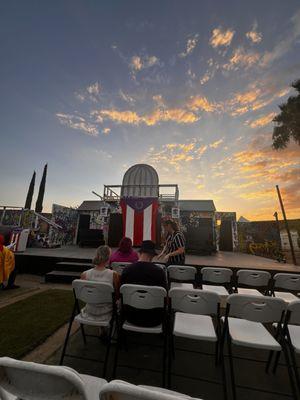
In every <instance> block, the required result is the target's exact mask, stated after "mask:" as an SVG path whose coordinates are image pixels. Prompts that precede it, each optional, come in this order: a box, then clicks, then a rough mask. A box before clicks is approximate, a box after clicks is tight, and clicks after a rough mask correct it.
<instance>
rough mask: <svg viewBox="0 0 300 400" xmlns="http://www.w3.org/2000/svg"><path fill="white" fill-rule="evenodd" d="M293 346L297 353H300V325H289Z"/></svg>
mask: <svg viewBox="0 0 300 400" xmlns="http://www.w3.org/2000/svg"><path fill="white" fill-rule="evenodd" d="M288 327H289V332H290V337H291V342H292V345H293V347H294V349H295V352H296V353H300V325H289V326H288Z"/></svg>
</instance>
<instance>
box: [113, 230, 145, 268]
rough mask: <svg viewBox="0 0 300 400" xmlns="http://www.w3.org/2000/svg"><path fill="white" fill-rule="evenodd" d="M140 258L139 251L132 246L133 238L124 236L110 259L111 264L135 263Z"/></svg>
mask: <svg viewBox="0 0 300 400" xmlns="http://www.w3.org/2000/svg"><path fill="white" fill-rule="evenodd" d="M138 259H139V256H138V253H137V252H136V251H134V250H133V248H132V240H131V239H130V238H128V237H124V238H123V239H122V240H121V241H120V243H119V248H118V250H116V251H115V252H114V253H113V254H112V255H111V256H110V259H109V265H111V264H112V263H113V262H131V263H134V262H136V261H137V260H138Z"/></svg>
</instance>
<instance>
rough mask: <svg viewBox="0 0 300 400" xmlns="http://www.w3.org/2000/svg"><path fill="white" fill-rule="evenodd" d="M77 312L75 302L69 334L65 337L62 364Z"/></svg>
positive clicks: (60, 362)
mask: <svg viewBox="0 0 300 400" xmlns="http://www.w3.org/2000/svg"><path fill="white" fill-rule="evenodd" d="M75 313H76V304H74V307H73V311H72V315H71V318H70V322H69V326H68V330H67V334H66V337H65V342H64V346H63V349H62V353H61V357H60V361H59V365H62V363H63V361H64V357H65V354H66V349H67V344H68V340H69V336H70V333H71V328H72V325H73V321H74V318H75Z"/></svg>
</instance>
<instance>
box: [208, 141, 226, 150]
mask: <svg viewBox="0 0 300 400" xmlns="http://www.w3.org/2000/svg"><path fill="white" fill-rule="evenodd" d="M223 142H224V139H220V140H217V141H216V142H213V143H211V144H210V145H209V147H212V148H213V149H216V148H218V147H219V146H220V145H221V144H222V143H223Z"/></svg>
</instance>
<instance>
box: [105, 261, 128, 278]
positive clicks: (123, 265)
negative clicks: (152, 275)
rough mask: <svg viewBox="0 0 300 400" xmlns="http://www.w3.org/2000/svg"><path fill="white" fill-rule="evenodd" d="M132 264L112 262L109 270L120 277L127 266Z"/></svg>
mask: <svg viewBox="0 0 300 400" xmlns="http://www.w3.org/2000/svg"><path fill="white" fill-rule="evenodd" d="M131 264H132V263H130V262H112V263H111V265H110V268H111V269H112V270H113V271H115V272H117V273H118V274H119V275H122V272H123V270H124V269H125V268H126V267H128V265H131Z"/></svg>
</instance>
